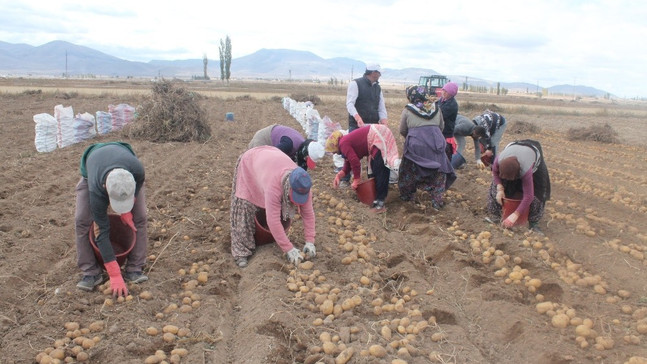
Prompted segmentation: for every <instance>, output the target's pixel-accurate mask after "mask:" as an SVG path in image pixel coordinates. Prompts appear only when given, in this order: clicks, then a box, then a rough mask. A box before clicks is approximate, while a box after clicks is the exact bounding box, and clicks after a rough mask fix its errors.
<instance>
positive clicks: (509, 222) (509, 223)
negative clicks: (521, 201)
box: [502, 211, 519, 229]
mask: <svg viewBox="0 0 647 364" xmlns="http://www.w3.org/2000/svg"><path fill="white" fill-rule="evenodd" d="M518 219H519V213H517V212H516V211H515V212H513V213H511V214H510V216H508V217H507V218H506V219H505V220H503V223H502V224H503V227H504V228H508V229H509V228H511V227H513V226H514V224H515V223H516V222H517V220H518Z"/></svg>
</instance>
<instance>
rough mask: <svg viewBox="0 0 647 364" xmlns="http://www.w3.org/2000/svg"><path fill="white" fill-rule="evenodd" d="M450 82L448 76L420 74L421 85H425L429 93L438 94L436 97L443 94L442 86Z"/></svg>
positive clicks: (419, 83)
mask: <svg viewBox="0 0 647 364" xmlns="http://www.w3.org/2000/svg"><path fill="white" fill-rule="evenodd" d="M447 82H449V79H448V78H447V76H443V75H432V76H420V81H419V82H418V85H419V86H424V87H425V90H426V91H427V93H428V94H430V95H431V94H436V97H441V96H442V88H443V86H445V85H446V84H447Z"/></svg>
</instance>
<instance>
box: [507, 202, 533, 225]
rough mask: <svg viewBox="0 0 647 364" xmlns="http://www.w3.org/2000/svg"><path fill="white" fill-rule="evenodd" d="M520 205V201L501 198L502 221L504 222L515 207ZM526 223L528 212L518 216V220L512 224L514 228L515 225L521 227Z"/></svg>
mask: <svg viewBox="0 0 647 364" xmlns="http://www.w3.org/2000/svg"><path fill="white" fill-rule="evenodd" d="M520 203H521V200H515V199H512V198H505V197H504V198H503V220H505V219H506V218H507V217H508V216H510V214H512V213H513V212H515V210H516V209H517V207H519V204H520ZM527 222H528V210H526V212H525V213H524V214H523V215H519V218H518V219H517V222H516V223H515V224H514V226H517V225H522V224H525V223H527Z"/></svg>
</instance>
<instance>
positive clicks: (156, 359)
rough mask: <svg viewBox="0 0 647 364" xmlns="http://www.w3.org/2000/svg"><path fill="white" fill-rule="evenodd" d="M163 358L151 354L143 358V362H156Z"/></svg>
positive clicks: (146, 363)
mask: <svg viewBox="0 0 647 364" xmlns="http://www.w3.org/2000/svg"><path fill="white" fill-rule="evenodd" d="M162 360H164V359H160V358H159V357H158V356H157V355H151V356H149V357H147V358H146V359H145V360H144V364H158V363H159V362H161V361H162Z"/></svg>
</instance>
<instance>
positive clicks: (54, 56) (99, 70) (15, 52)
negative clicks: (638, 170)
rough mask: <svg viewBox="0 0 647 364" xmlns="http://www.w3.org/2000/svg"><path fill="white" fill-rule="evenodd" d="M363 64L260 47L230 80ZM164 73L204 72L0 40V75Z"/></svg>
mask: <svg viewBox="0 0 647 364" xmlns="http://www.w3.org/2000/svg"><path fill="white" fill-rule="evenodd" d="M365 67H366V64H365V63H364V62H361V61H358V60H354V59H350V58H343V57H339V58H329V59H325V58H321V57H319V56H317V55H316V54H314V53H312V52H307V51H298V50H290V49H260V50H258V51H256V52H254V53H252V54H249V55H246V56H243V57H239V58H234V59H232V62H231V74H232V78H234V79H279V80H287V79H293V80H307V81H315V82H328V81H330V80H336V81H343V82H347V81H348V80H351V79H353V78H357V77H360V76H361V75H362V74H363V72H364V69H365ZM65 73H67V74H68V76H70V77H121V78H123V77H136V78H141V77H146V78H149V77H150V78H154V77H158V76H161V77H165V78H180V79H191V78H192V77H195V76H197V77H202V76H203V74H204V64H203V60H202V59H201V58H200V59H187V60H174V61H162V60H152V61H150V62H147V63H146V62H133V61H126V60H123V59H120V58H117V57H113V56H111V55H108V54H105V53H102V52H99V51H97V50H94V49H92V48H88V47H83V46H78V45H75V44H72V43H69V42H65V41H53V42H49V43H46V44H43V45H40V46H37V47H34V46H30V45H27V44H12V43H7V42H2V41H0V75H4V76H11V77H14V76H43V77H61V76H63V75H65ZM207 73H208V75H209V77H211V78H212V79H220V62H219V60H217V59H208V64H207ZM382 73H383V76H382V78H381V80H382V81H383V82H394V83H402V84H417V83H418V79H419V78H420V76H423V75H427V76H428V75H434V74H438V72H436V71H434V70H432V69H424V68H404V69H389V68H385V69H384V70H383V72H382ZM447 76H448V77H449V79H451V80H452V81H454V82H456V83H458V84H459V86H462V85H463V83H464V82H465V80H466V79H467V82H468V84H469V85H471V86H483V87H487V88H496V87H497V82H496V81H488V80H483V79H478V78H473V77H469V76H466V75H447ZM500 86H501V87H503V88H506V89H508V90H510V91H511V92H541V89H542V87H545V86H538V85H536V84H531V83H519V82H515V83H505V82H502V83H501V84H500ZM548 92H549V93H551V94H565V95H572V94H573V92H575V94H576V95H582V96H595V97H602V96H604V95H607V94H608V93H607V92H606V91H603V90H598V89H596V88H593V87H589V86H575V87H574V86H573V85H556V86H552V87H548Z"/></svg>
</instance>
